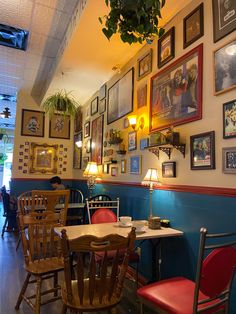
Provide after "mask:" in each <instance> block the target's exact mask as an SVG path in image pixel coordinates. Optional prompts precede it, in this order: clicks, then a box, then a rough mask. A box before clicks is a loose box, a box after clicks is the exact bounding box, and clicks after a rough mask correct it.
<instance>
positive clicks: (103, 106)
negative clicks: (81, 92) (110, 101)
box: [98, 98, 106, 114]
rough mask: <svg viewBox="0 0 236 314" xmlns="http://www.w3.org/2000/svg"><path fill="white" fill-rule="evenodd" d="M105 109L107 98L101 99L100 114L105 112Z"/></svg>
mask: <svg viewBox="0 0 236 314" xmlns="http://www.w3.org/2000/svg"><path fill="white" fill-rule="evenodd" d="M104 111H106V99H105V98H104V99H103V100H100V101H99V106H98V113H99V114H101V113H103V112H104Z"/></svg>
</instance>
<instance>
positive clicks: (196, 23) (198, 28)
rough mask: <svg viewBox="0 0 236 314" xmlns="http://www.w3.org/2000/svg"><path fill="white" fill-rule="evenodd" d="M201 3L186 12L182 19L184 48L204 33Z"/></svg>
mask: <svg viewBox="0 0 236 314" xmlns="http://www.w3.org/2000/svg"><path fill="white" fill-rule="evenodd" d="M203 21H204V19H203V3H201V4H200V5H199V6H198V7H197V8H196V9H194V10H193V11H192V12H191V13H190V14H188V15H187V16H186V17H185V18H184V21H183V34H184V48H186V47H188V46H189V45H191V44H192V43H194V42H195V41H196V40H197V39H199V38H200V37H202V36H203V34H204V23H203Z"/></svg>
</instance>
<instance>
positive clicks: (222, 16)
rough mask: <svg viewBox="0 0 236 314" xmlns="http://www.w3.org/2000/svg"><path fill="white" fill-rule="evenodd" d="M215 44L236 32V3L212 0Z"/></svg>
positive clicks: (229, 0) (225, 0) (227, 0)
mask: <svg viewBox="0 0 236 314" xmlns="http://www.w3.org/2000/svg"><path fill="white" fill-rule="evenodd" d="M212 10H213V34H214V43H215V42H217V41H218V40H220V39H221V38H223V37H225V36H226V35H228V34H229V33H231V32H233V31H234V30H236V2H235V1H234V0H232V1H231V0H221V1H219V0H212Z"/></svg>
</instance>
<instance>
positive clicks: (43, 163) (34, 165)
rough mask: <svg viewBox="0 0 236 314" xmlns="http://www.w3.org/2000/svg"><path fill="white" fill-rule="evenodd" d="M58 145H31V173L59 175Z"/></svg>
mask: <svg viewBox="0 0 236 314" xmlns="http://www.w3.org/2000/svg"><path fill="white" fill-rule="evenodd" d="M57 150H58V145H49V144H38V143H31V146H30V165H29V172H30V173H43V174H44V173H53V174H55V173H57V161H58V157H57Z"/></svg>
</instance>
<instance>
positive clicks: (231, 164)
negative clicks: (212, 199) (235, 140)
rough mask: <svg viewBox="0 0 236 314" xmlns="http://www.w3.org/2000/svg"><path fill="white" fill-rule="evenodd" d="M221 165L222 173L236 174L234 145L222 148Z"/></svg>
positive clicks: (235, 150) (235, 149)
mask: <svg viewBox="0 0 236 314" xmlns="http://www.w3.org/2000/svg"><path fill="white" fill-rule="evenodd" d="M222 166H223V172H224V173H234V174H236V147H224V148H222Z"/></svg>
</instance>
